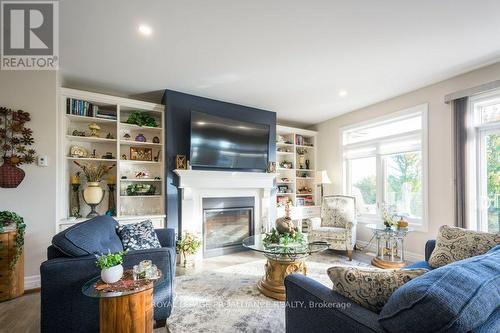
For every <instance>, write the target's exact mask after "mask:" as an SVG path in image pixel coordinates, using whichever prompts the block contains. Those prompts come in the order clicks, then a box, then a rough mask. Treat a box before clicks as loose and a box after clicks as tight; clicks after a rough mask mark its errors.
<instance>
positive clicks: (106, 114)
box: [95, 108, 116, 120]
mask: <svg viewBox="0 0 500 333" xmlns="http://www.w3.org/2000/svg"><path fill="white" fill-rule="evenodd" d="M95 116H96V118H103V119H110V120H116V111H115V110H106V109H99V108H98V109H97V112H96V113H95Z"/></svg>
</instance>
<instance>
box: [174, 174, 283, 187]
mask: <svg viewBox="0 0 500 333" xmlns="http://www.w3.org/2000/svg"><path fill="white" fill-rule="evenodd" d="M174 172H175V173H176V174H177V175H178V176H179V184H178V187H179V188H204V189H209V188H218V189H220V188H232V189H234V188H260V189H271V188H273V187H274V178H276V174H274V173H263V172H239V171H210V170H174Z"/></svg>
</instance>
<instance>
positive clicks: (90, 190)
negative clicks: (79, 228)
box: [74, 161, 115, 217]
mask: <svg viewBox="0 0 500 333" xmlns="http://www.w3.org/2000/svg"><path fill="white" fill-rule="evenodd" d="M74 163H75V164H76V165H78V166H79V167H80V168H81V169H82V171H83V174H84V176H85V178H86V179H87V187H86V188H85V189H84V190H83V193H82V194H83V200H85V203H87V204H88V205H89V206H90V208H91V210H90V213H89V214H88V215H87V217H95V216H98V215H99V214H98V213H97V212H96V210H95V208H96V206H97V205H98V204H100V203H101V201H102V199H103V198H104V190H103V189H102V188H101V186H99V183H100V182H101V180H102V179H103V177H104V176H105V175H106V174H107V173H108V172H109V170H111V169H113V168H114V167H115V164H113V165H111V166H106V165H104V164H95V163H85V164H80V163H78V162H77V161H74Z"/></svg>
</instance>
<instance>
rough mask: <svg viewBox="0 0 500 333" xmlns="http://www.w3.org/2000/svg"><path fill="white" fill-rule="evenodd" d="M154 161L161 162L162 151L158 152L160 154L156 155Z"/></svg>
mask: <svg viewBox="0 0 500 333" xmlns="http://www.w3.org/2000/svg"><path fill="white" fill-rule="evenodd" d="M154 161H155V162H159V161H160V151H158V154H156V156H155V157H154Z"/></svg>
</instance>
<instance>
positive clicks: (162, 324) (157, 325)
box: [154, 319, 167, 328]
mask: <svg viewBox="0 0 500 333" xmlns="http://www.w3.org/2000/svg"><path fill="white" fill-rule="evenodd" d="M165 326H167V320H166V319H160V320H155V324H154V328H160V327H165Z"/></svg>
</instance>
